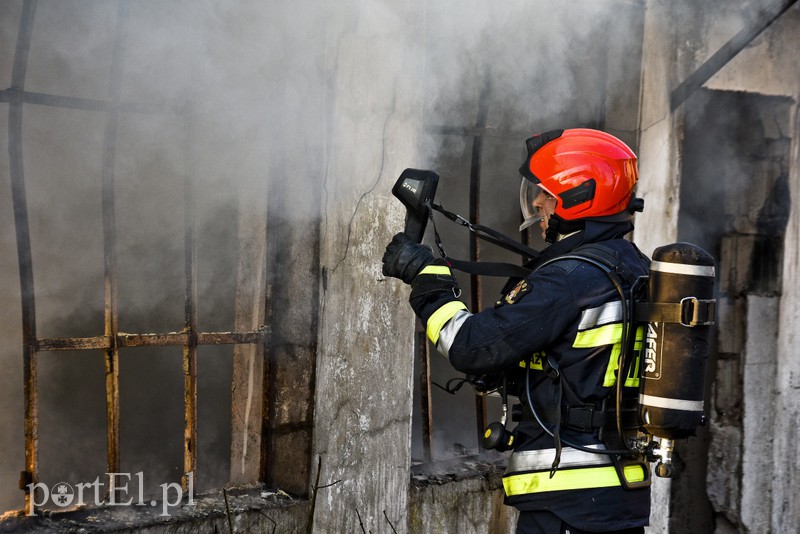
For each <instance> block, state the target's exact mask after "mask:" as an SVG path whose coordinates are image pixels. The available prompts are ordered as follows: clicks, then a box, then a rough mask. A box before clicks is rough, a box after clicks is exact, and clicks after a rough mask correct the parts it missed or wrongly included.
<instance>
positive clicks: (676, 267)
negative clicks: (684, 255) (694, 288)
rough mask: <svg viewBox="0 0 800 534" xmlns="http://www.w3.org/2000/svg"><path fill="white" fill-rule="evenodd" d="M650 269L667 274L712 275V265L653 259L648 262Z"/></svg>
mask: <svg viewBox="0 0 800 534" xmlns="http://www.w3.org/2000/svg"><path fill="white" fill-rule="evenodd" d="M650 270H651V271H658V272H660V273H669V274H688V275H689V276H714V266H713V265H687V264H685V263H670V262H666V261H656V260H653V262H651V263H650Z"/></svg>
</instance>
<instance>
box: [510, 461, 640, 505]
mask: <svg viewBox="0 0 800 534" xmlns="http://www.w3.org/2000/svg"><path fill="white" fill-rule="evenodd" d="M623 473H624V476H625V479H626V480H627V481H628V482H629V483H633V482H642V481H643V480H644V479H645V476H644V475H645V473H644V466H642V465H639V464H633V465H626V466H625V467H624V469H623ZM613 486H621V484H620V481H619V477H618V476H617V470H616V469H615V468H614V466H613V465H609V466H605V467H584V468H580V469H564V470H560V471H556V474H555V475H554V476H553V478H550V472H549V471H540V472H537V473H524V474H520V475H511V476H508V477H504V478H503V487H504V488H505V491H506V495H508V496H509V497H513V496H515V495H526V494H529V493H543V492H546V491H567V490H579V489H590V488H610V487H613Z"/></svg>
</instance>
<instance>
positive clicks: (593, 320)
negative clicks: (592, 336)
mask: <svg viewBox="0 0 800 534" xmlns="http://www.w3.org/2000/svg"><path fill="white" fill-rule="evenodd" d="M621 320H622V302H620V301H618V300H615V301H614V302H607V303H606V304H603V305H602V306H599V307H597V308H589V309H588V310H583V311H582V312H581V322H580V324H579V325H578V330H589V329H590V328H594V327H595V326H602V325H604V324H609V323H616V322H619V321H621Z"/></svg>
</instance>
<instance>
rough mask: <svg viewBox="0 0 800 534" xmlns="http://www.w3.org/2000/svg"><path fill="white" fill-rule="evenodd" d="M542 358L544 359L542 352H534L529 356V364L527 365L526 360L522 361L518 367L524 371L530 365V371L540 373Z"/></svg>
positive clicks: (542, 367)
mask: <svg viewBox="0 0 800 534" xmlns="http://www.w3.org/2000/svg"><path fill="white" fill-rule="evenodd" d="M544 357H545V353H544V351H539V352H534V353H533V354H531V358H530V364H528V360H522V361H521V362H519V366H520V367H522V368H523V369H525V368H527V367H528V366H529V365H530V368H531V369H534V370H536V371H541V370H543V369H544V364H543V363H542V362H543V361H544V360H543V358H544Z"/></svg>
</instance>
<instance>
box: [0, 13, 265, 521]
mask: <svg viewBox="0 0 800 534" xmlns="http://www.w3.org/2000/svg"><path fill="white" fill-rule="evenodd" d="M128 5H129V4H128V2H126V1H125V0H120V1H118V3H117V26H116V32H115V38H114V45H113V50H112V72H111V80H110V81H111V91H110V95H111V97H110V100H107V101H106V100H93V99H82V98H72V97H64V96H58V95H51V94H43V93H34V92H29V91H25V74H26V70H27V64H28V55H29V54H28V53H29V50H30V42H31V36H32V30H33V23H34V18H35V13H36V6H37V0H27V1H26V2H24V3H23V4H22V13H21V17H20V25H19V33H18V35H17V43H16V49H15V54H14V63H13V70H12V83H11V87H10V88H9V89H7V90H2V91H0V102H4V103H8V104H9V120H8V140H9V141H8V143H9V146H8V152H9V171H10V177H11V188H12V203H13V212H14V225H15V231H16V241H17V254H18V260H19V276H20V288H21V299H22V337H23V340H22V341H23V350H22V360H23V380H24V384H23V395H24V436H25V469H24V470H23V471H22V473H21V476H20V489H22V490H23V491H24V492H25V508H26V509H27V510H31V506H32V503H33V500H32V495H31V490H30V488H31V487H33V486H31V484H33V483H35V482H37V480H38V385H37V369H36V366H37V354H38V353H39V352H47V351H64V350H102V351H103V352H104V359H105V367H106V417H107V436H106V438H107V446H106V449H107V468H108V473H117V472H119V467H120V444H119V435H120V429H119V423H120V408H119V351H120V349H121V348H132V347H155V346H160V347H167V346H175V347H178V346H179V347H183V373H184V452H183V456H184V466H183V469H184V472H183V476H182V478H181V484H182V486H183V489H184V490H186V489H187V486H188V483H189V481H188V477H189V475H190V473H193V472H194V471H195V470H196V468H197V447H196V444H197V347H198V346H200V345H223V344H230V345H237V344H259V345H263V347H264V354H265V357H264V366H265V368H264V375H265V376H267V375H268V374H269V372H268V366H269V361H270V358H269V357H268V351H269V346H270V341H271V331H270V328H269V327H268V326H263V325H262V326H261V327H260V328H258V329H257V330H255V331H246V332H198V330H197V305H196V304H197V272H196V266H197V247H196V236H195V221H194V212H195V204H194V190H193V184H192V180H191V179H190V176H189V173H186V179H185V182H184V192H185V193H184V194H185V197H184V202H185V207H186V209H185V214H186V215H185V221H184V222H185V233H184V261H185V279H186V286H185V293H186V295H185V304H184V311H185V314H184V315H185V318H184V319H185V320H184V328H183V329H182V330H181V331H180V332H170V333H162V334H153V333H148V334H132V333H123V332H120V331H119V323H118V308H117V302H116V297H117V275H116V273H117V270H116V263H117V250H116V244H117V232H116V212H115V198H114V163H115V157H116V134H117V126H118V121H119V117H120V115H121V114H124V113H157V112H164V111H165V110H164V109H162V108H161V107H160V106H155V105H149V104H141V103H130V102H122V101H121V99H120V94H121V79H122V65H123V59H124V53H125V42H126V22H127V18H128ZM25 104H36V105H42V106H52V107H58V108H66V109H77V110H93V111H102V112H105V113H106V114H107V115H106V126H105V133H104V142H103V157H102V220H103V244H104V293H105V311H104V334H103V335H102V336H95V337H73V338H38V337H37V335H36V312H35V308H36V306H35V292H34V284H33V262H32V255H31V235H30V229H29V224H28V209H27V200H26V193H25V176H24V168H23V158H22V110H23V106H24V105H25ZM268 301H269V299H267V302H268ZM268 305H269V304H268ZM267 317H269V315H268V313H267ZM263 395H264V404H265V408H267V409H269V403H270V402H271V400H270V399H269V398H268V395H267V391H266V390H265V391H264V392H263ZM269 413H271V411H265V418H266V415H267V414H269ZM263 431H268V425H267V422H266V421H265V422H264V426H263V430H262V432H263ZM266 440H267V437H266V436H262V447H263V446H264V442H265V441H266ZM260 464H261V465H260V469H259V472H260V473H261V478H262V480H263V479H266V476H267V474H266V473H265V469H266V466H267V465H268V464H267V458H266V457H265V455H264V451H262V455H261V459H260ZM107 487H111V485H110V484H109V486H107Z"/></svg>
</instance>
